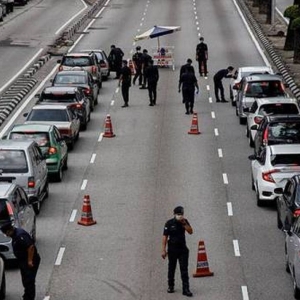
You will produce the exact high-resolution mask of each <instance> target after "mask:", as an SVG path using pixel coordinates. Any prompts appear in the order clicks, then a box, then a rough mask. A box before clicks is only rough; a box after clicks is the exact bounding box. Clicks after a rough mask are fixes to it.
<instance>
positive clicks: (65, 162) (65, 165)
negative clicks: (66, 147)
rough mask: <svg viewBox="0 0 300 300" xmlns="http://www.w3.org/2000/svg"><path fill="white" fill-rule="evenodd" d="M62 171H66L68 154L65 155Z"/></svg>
mask: <svg viewBox="0 0 300 300" xmlns="http://www.w3.org/2000/svg"><path fill="white" fill-rule="evenodd" d="M63 170H68V154H67V155H66V158H65V160H64V165H63Z"/></svg>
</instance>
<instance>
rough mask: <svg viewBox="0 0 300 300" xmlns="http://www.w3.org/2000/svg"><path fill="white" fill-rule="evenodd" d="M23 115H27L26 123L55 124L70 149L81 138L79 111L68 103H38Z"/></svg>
mask: <svg viewBox="0 0 300 300" xmlns="http://www.w3.org/2000/svg"><path fill="white" fill-rule="evenodd" d="M23 116H24V117H26V120H25V122H24V123H25V124H32V123H34V124H49V125H55V126H56V127H57V128H58V130H59V132H60V134H61V135H62V137H64V138H65V140H66V143H67V145H68V148H69V149H70V150H72V149H73V147H74V144H75V142H76V141H77V140H78V138H79V131H80V119H79V116H78V114H77V112H76V111H74V109H72V107H70V106H69V105H68V104H49V105H46V104H45V105H44V104H37V105H35V106H33V107H32V109H31V111H30V112H29V113H24V114H23Z"/></svg>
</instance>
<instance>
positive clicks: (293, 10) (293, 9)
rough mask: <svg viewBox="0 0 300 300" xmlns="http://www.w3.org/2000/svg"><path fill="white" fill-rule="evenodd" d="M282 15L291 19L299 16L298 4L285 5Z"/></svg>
mask: <svg viewBox="0 0 300 300" xmlns="http://www.w3.org/2000/svg"><path fill="white" fill-rule="evenodd" d="M283 15H284V17H285V18H289V19H291V20H293V19H296V18H298V17H300V12H299V5H291V6H289V7H287V8H286V10H285V11H284V13H283Z"/></svg>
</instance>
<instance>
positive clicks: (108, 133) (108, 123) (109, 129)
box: [103, 115, 116, 138]
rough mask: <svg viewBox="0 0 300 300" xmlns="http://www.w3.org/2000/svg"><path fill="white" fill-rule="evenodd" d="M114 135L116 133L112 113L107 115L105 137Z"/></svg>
mask: <svg viewBox="0 0 300 300" xmlns="http://www.w3.org/2000/svg"><path fill="white" fill-rule="evenodd" d="M114 136H116V135H115V134H114V133H113V128H112V124H111V119H110V115H107V116H106V119H105V130H104V134H103V137H107V138H111V137H114Z"/></svg>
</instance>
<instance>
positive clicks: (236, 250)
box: [233, 240, 241, 256]
mask: <svg viewBox="0 0 300 300" xmlns="http://www.w3.org/2000/svg"><path fill="white" fill-rule="evenodd" d="M233 249H234V255H235V256H241V253H240V247H239V242H238V240H233Z"/></svg>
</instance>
